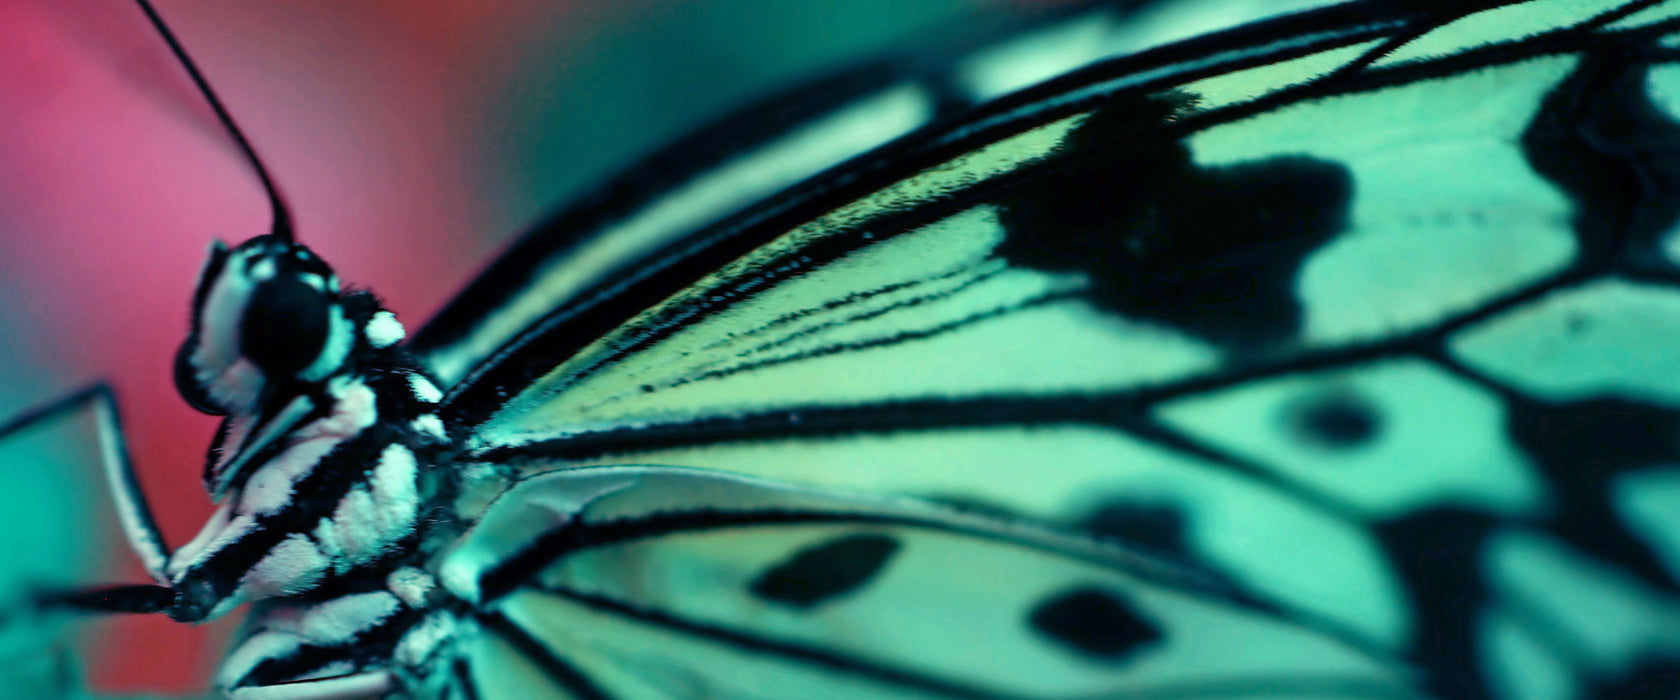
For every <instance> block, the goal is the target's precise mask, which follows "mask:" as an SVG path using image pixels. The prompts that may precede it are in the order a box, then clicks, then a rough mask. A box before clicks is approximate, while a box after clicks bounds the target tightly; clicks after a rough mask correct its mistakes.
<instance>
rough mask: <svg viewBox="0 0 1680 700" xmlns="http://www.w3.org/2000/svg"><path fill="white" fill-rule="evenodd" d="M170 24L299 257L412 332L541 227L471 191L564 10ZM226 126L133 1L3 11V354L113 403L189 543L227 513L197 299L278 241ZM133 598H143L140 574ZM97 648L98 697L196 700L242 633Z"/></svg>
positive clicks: (180, 629)
mask: <svg viewBox="0 0 1680 700" xmlns="http://www.w3.org/2000/svg"><path fill="white" fill-rule="evenodd" d="M158 5H159V10H160V11H161V12H162V13H163V15H164V16H165V18H166V19H167V20H168V21H169V22H170V24H171V26H172V27H174V29H175V31H176V32H177V34H178V35H179V36H180V38H181V40H182V41H183V43H185V44H186V46H187V47H188V49H189V51H190V52H191V53H192V54H193V55H194V57H195V58H196V59H197V61H198V62H199V63H200V65H201V66H202V67H203V69H204V71H205V72H206V74H207V75H208V77H209V79H210V81H211V83H212V84H213V85H214V86H215V88H216V89H217V90H218V91H219V92H220V93H221V95H222V97H223V99H224V100H225V102H226V103H227V105H228V107H229V108H230V109H231V110H232V111H233V113H234V114H235V117H236V119H238V121H239V122H240V124H241V125H242V126H243V128H244V129H245V130H246V132H247V133H248V134H249V136H250V137H251V139H252V141H253V142H254V143H255V145H256V147H257V149H258V150H259V151H260V152H261V153H262V154H263V157H264V158H265V160H266V161H267V162H268V165H269V167H270V169H271V170H272V172H273V174H274V176H275V178H276V179H277V180H278V181H279V182H280V183H281V185H282V187H283V189H284V190H285V192H286V195H287V196H288V198H289V199H290V201H291V203H292V207H293V209H294V215H295V219H296V222H297V230H298V233H299V236H300V238H301V239H302V240H303V241H305V242H306V243H308V244H309V245H311V246H312V247H314V248H315V249H316V250H317V251H318V252H320V253H321V254H322V255H323V257H325V258H326V259H327V260H329V261H331V262H332V263H333V264H334V266H335V267H336V268H337V269H338V271H339V272H340V275H341V276H342V277H343V278H345V279H346V280H348V281H350V282H352V283H358V284H363V285H366V286H369V287H372V288H374V289H376V290H377V291H378V292H379V293H380V294H381V295H383V296H384V297H385V298H386V299H387V301H388V303H390V305H391V306H393V307H394V308H396V309H397V310H398V312H399V313H400V315H401V316H402V317H403V318H405V319H406V320H407V321H408V323H409V325H410V327H411V328H412V327H415V326H416V325H417V324H418V322H419V320H422V319H425V318H426V317H427V316H429V315H430V314H431V313H432V312H433V311H434V310H435V309H437V308H438V307H439V306H440V305H441V304H442V303H443V301H444V300H445V299H446V298H447V297H448V296H449V295H450V294H451V293H452V292H453V291H454V290H456V289H457V288H459V287H460V286H461V285H462V284H464V282H465V280H466V279H467V277H468V276H470V275H471V274H472V273H473V272H474V271H475V268H476V264H477V262H478V261H485V260H487V259H488V258H489V256H490V255H491V253H492V252H493V250H494V247H495V245H496V242H497V241H499V240H500V237H499V234H505V233H506V231H502V230H494V229H505V228H506V227H507V223H506V222H508V221H509V220H510V218H511V219H518V218H524V217H527V216H529V215H530V212H513V213H510V212H508V211H506V209H505V208H504V207H502V206H501V205H500V204H499V203H498V201H497V199H496V198H495V197H494V196H493V193H486V192H484V191H481V188H479V187H478V186H476V185H475V183H477V182H480V181H483V180H484V178H480V177H478V174H479V173H480V172H481V171H482V170H483V169H484V168H485V167H491V166H487V165H486V164H483V163H480V162H478V161H476V160H475V159H474V157H473V154H475V153H478V152H480V151H481V150H482V149H480V148H479V147H478V144H477V140H476V136H477V135H478V134H480V133H482V132H483V131H484V129H485V125H486V123H488V122H492V121H494V117H493V116H492V115H488V114H485V113H484V111H483V109H484V108H483V107H482V106H483V105H488V104H490V103H491V100H488V99H486V98H487V95H486V92H487V91H490V90H493V89H494V88H495V87H496V85H497V79H496V75H497V72H498V70H500V69H501V67H503V66H507V65H510V64H511V63H512V61H513V60H514V59H511V58H509V57H510V56H512V55H513V54H516V53H517V52H518V51H519V50H520V42H522V41H525V40H526V39H527V37H528V33H527V32H525V31H523V28H524V27H528V26H553V24H554V22H553V18H554V16H555V15H556V13H560V12H563V11H564V9H565V6H564V4H557V3H554V2H543V3H540V8H539V7H537V5H539V3H531V2H516V1H512V0H507V1H502V2H478V3H471V4H464V3H458V2H453V1H446V0H424V1H417V0H398V1H392V2H354V3H261V4H259V3H220V2H170V1H169V0H163V1H162V2H159V3H158ZM538 20H540V21H538ZM209 120H210V117H209V116H208V111H207V110H206V109H204V108H203V105H202V104H201V103H200V102H198V101H197V100H195V98H194V97H193V94H192V92H191V89H190V86H189V85H188V84H187V82H186V80H185V77H184V75H183V74H181V73H180V72H179V69H178V68H177V67H176V66H175V65H174V64H173V63H172V62H171V61H170V59H169V58H168V55H167V53H166V50H165V49H164V48H163V45H162V43H161V42H160V41H159V40H158V39H157V37H156V36H155V35H153V34H152V33H151V32H150V30H149V29H148V28H147V26H146V25H145V23H144V19H143V17H142V16H141V15H140V13H139V11H138V9H137V8H136V7H135V6H134V5H133V3H132V2H128V1H127V0H62V1H58V0H55V1H54V2H47V1H45V0H0V121H3V126H0V212H3V213H0V227H3V229H0V292H3V293H4V294H5V298H6V300H7V302H9V305H10V306H12V307H14V309H15V311H14V314H15V315H20V316H21V317H22V323H20V324H18V326H19V327H14V328H6V329H4V331H5V332H6V335H7V338H8V340H7V342H8V343H9V344H10V345H11V346H12V348H11V353H12V355H13V357H14V358H19V357H21V361H23V362H25V363H26V364H27V365H29V366H30V367H31V368H33V371H36V372H40V373H46V374H50V375H51V376H52V377H53V378H54V379H53V380H52V381H45V382H40V384H41V385H43V386H47V387H57V388H59V389H60V390H67V389H69V388H70V387H72V386H76V385H81V384H84V383H86V382H90V381H93V380H95V379H98V378H109V379H111V380H112V381H113V382H114V383H115V384H116V386H117V389H118V391H119V395H120V397H121V403H122V407H123V408H124V409H125V411H126V415H125V418H126V423H127V426H126V427H127V429H128V433H129V435H130V438H131V440H132V443H131V445H132V447H133V450H134V456H135V459H136V462H137V464H138V469H139V472H140V478H141V480H142V482H143V483H144V487H145V489H146V492H147V495H148V496H149V498H150V499H151V501H152V503H153V504H154V508H155V509H156V511H157V516H158V520H159V521H160V524H161V526H162V527H163V529H164V531H165V533H166V535H167V537H168V539H169V541H170V542H172V543H175V544H179V543H181V542H184V541H185V540H186V539H187V538H189V537H191V536H192V534H193V533H194V532H195V531H196V529H197V528H198V527H199V525H200V524H201V523H202V522H203V520H204V519H205V517H206V516H207V515H208V514H209V512H210V504H209V503H208V501H207V499H206V497H205V495H204V493H203V491H202V490H201V488H200V486H199V481H198V474H199V472H200V470H201V465H202V464H203V459H204V456H203V455H204V447H205V445H206V444H208V440H209V437H210V434H211V432H212V430H213V428H214V420H213V419H210V418H207V417H205V416H201V415H198V414H196V413H193V412H192V411H190V410H189V409H187V408H186V406H185V405H183V403H182V402H181V401H180V400H179V399H178V398H177V397H176V396H175V392H174V388H173V386H172V385H171V383H170V371H169V369H170V362H171V357H172V353H173V352H174V348H175V346H176V345H177V344H178V343H179V342H180V340H181V338H182V337H183V333H184V331H185V327H186V319H187V312H188V309H187V301H188V299H189V297H190V294H191V286H192V284H193V281H194V277H195V275H196V274H197V271H198V265H199V264H200V262H201V258H202V255H203V251H204V249H205V247H206V246H207V244H208V242H209V241H210V240H211V239H213V238H221V239H224V240H228V241H234V242H237V241H240V240H243V239H245V238H248V237H250V236H253V235H256V234H260V233H263V232H265V230H266V226H267V217H268V214H267V211H266V208H265V205H264V202H263V199H262V196H261V191H260V189H259V188H258V185H257V181H256V179H255V178H254V177H253V176H252V174H251V172H250V171H249V169H248V168H247V166H246V165H245V164H244V163H243V162H242V161H240V160H239V158H238V157H237V156H236V155H235V151H234V150H233V149H232V148H231V147H230V144H229V143H228V142H227V141H226V139H225V137H224V136H223V135H222V134H221V133H220V132H219V131H218V130H217V129H216V128H215V127H214V125H213V124H212V123H211V122H210V121H209ZM462 261H473V262H469V263H467V264H463V262H462ZM14 361H17V360H14ZM48 398H50V395H49V394H41V395H37V396H30V397H27V400H26V401H24V403H38V402H41V401H44V400H47V399H48ZM116 575H120V576H122V577H124V578H125V579H127V580H131V581H140V580H143V574H142V572H141V571H140V570H139V568H138V565H137V564H134V563H133V562H132V557H126V556H125V565H124V567H123V568H122V569H120V570H118V571H117V573H116ZM91 627H92V628H93V631H92V633H91V634H92V635H93V641H92V644H91V646H92V647H93V649H94V651H93V652H92V653H91V658H89V659H87V664H86V665H87V667H88V669H89V671H90V673H92V675H93V684H94V685H95V687H96V688H99V689H102V690H121V691H137V690H145V691H157V692H188V691H202V689H203V687H204V678H205V677H206V676H207V675H208V672H209V670H210V669H211V668H213V665H214V663H215V661H216V659H217V657H218V655H219V651H220V648H221V644H222V641H223V640H222V639H219V637H225V636H226V634H227V630H228V628H229V626H228V625H226V624H222V625H220V626H219V627H216V626H212V628H211V629H210V630H208V631H207V630H206V629H205V628H194V627H190V626H186V625H179V624H176V623H173V622H170V621H168V620H167V619H163V618H161V617H158V618H140V617H126V618H121V619H111V620H105V621H100V622H98V623H95V624H93V625H91Z"/></svg>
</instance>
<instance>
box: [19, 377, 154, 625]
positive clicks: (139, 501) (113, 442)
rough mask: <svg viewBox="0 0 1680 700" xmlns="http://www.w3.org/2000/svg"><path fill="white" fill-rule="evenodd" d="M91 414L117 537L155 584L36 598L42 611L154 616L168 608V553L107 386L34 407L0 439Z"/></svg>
mask: <svg viewBox="0 0 1680 700" xmlns="http://www.w3.org/2000/svg"><path fill="white" fill-rule="evenodd" d="M86 409H92V411H93V416H94V419H95V422H96V425H97V431H98V435H99V446H100V461H101V462H102V463H103V467H104V471H105V478H106V481H107V482H108V483H109V484H110V488H111V496H112V498H113V499H114V500H115V501H116V507H117V514H118V517H119V518H120V519H121V521H122V528H123V534H124V535H125V536H126V537H127V538H128V543H129V546H130V547H131V548H132V549H133V551H134V553H135V554H136V555H137V556H139V557H140V561H141V563H142V564H143V565H144V566H145V567H146V572H147V573H148V574H150V575H151V577H152V579H153V580H154V581H156V582H157V584H158V585H136V586H116V587H110V588H102V589H97V590H88V591H74V592H60V593H49V594H45V595H42V596H40V598H39V599H38V600H39V602H40V603H41V604H42V605H45V606H48V607H59V606H62V607H70V608H77V609H83V610H94V611H104V612H158V611H161V610H165V609H167V608H168V606H169V601H171V600H173V596H174V594H173V591H171V590H170V588H169V579H168V576H167V573H166V570H165V569H166V566H167V564H168V562H169V550H168V548H167V547H165V546H164V544H163V536H162V534H161V533H160V532H159V531H158V527H157V523H156V521H155V520H154V519H153V518H152V512H151V510H150V508H148V507H147V505H146V500H145V494H144V493H143V492H141V490H140V482H139V480H138V479H137V478H135V475H134V462H133V460H132V459H131V458H130V456H129V452H128V441H127V440H126V439H125V437H124V435H123V430H122V420H121V416H120V414H119V413H118V409H117V401H116V394H115V393H114V392H113V391H112V389H111V387H110V385H109V384H106V383H104V382H99V383H96V384H93V385H92V386H89V387H87V388H84V389H82V390H80V391H77V392H75V393H72V394H70V395H68V396H65V397H64V398H62V399H59V400H57V401H54V402H52V403H49V404H47V405H44V406H40V407H37V408H35V409H33V410H30V411H27V412H25V413H24V414H22V415H20V416H17V417H15V418H13V419H11V420H10V421H7V422H5V423H3V424H0V440H4V439H6V437H7V436H9V435H12V434H14V433H17V432H19V431H22V430H25V429H27V428H30V427H32V426H36V425H40V424H43V423H47V422H50V421H53V420H57V419H59V418H63V417H65V416H67V415H70V414H72V413H75V412H77V411H81V410H86Z"/></svg>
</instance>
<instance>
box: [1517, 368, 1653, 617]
mask: <svg viewBox="0 0 1680 700" xmlns="http://www.w3.org/2000/svg"><path fill="white" fill-rule="evenodd" d="M1511 404H1512V406H1511V409H1510V412H1509V416H1510V417H1509V419H1508V426H1507V429H1508V430H1509V431H1510V433H1511V437H1512V440H1513V441H1515V442H1516V444H1517V445H1518V447H1520V448H1522V450H1523V451H1524V452H1525V453H1526V454H1527V455H1528V457H1529V459H1531V460H1533V462H1534V464H1536V465H1537V466H1538V467H1539V469H1540V472H1541V473H1542V474H1543V475H1544V476H1545V477H1546V479H1547V481H1548V482H1549V483H1550V484H1551V485H1552V491H1553V494H1554V496H1555V498H1556V499H1557V501H1558V504H1557V506H1556V508H1555V512H1556V516H1555V517H1554V518H1553V522H1552V529H1553V530H1554V531H1555V532H1557V533H1558V535H1559V536H1561V537H1563V538H1564V539H1565V540H1568V541H1569V542H1571V543H1572V544H1574V545H1575V546H1577V547H1580V548H1582V549H1583V550H1585V551H1587V552H1590V553H1592V554H1594V555H1596V556H1598V557H1601V558H1603V559H1606V560H1609V561H1612V562H1616V563H1617V564H1620V565H1621V566H1622V567H1624V568H1626V569H1627V570H1628V571H1629V572H1630V573H1632V574H1634V575H1636V576H1639V577H1640V578H1641V579H1643V580H1644V581H1646V582H1647V583H1650V584H1652V585H1655V586H1658V587H1660V588H1663V589H1665V590H1669V591H1680V584H1677V583H1676V582H1675V581H1674V580H1673V578H1672V577H1671V576H1670V574H1669V573H1668V571H1667V569H1666V568H1665V567H1663V565H1662V562H1661V559H1660V557H1658V556H1657V554H1656V553H1655V552H1653V551H1652V550H1651V548H1650V546H1649V545H1647V544H1646V543H1645V542H1644V541H1643V540H1641V539H1640V538H1639V537H1638V536H1637V535H1635V534H1634V533H1632V532H1630V531H1629V530H1628V529H1627V527H1626V526H1624V525H1623V524H1622V521H1621V519H1620V518H1618V517H1617V516H1616V511H1615V506H1614V505H1613V503H1612V501H1611V482H1612V480H1613V479H1614V478H1615V477H1616V476H1617V475H1618V474H1622V473H1625V472H1628V471H1632V470H1637V469H1643V468H1647V467H1651V466H1655V465H1662V464H1674V463H1677V462H1680V411H1675V410H1674V409H1670V408H1666V407H1662V406H1656V405H1652V404H1647V403H1643V402H1638V401H1629V400H1624V399H1596V400H1590V401H1577V402H1570V403H1563V404H1550V403H1541V402H1538V401H1528V400H1521V399H1519V400H1514V401H1512V402H1511Z"/></svg>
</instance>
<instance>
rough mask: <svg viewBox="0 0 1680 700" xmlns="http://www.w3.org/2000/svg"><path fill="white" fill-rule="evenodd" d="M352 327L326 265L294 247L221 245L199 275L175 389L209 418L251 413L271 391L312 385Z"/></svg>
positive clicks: (346, 342) (335, 359)
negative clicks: (284, 387)
mask: <svg viewBox="0 0 1680 700" xmlns="http://www.w3.org/2000/svg"><path fill="white" fill-rule="evenodd" d="M353 340H354V328H353V327H352V324H351V322H350V321H349V319H347V318H346V316H345V312H344V305H343V299H342V295H341V291H340V289H339V282H338V277H337V276H336V275H334V274H333V271H332V268H330V267H328V266H327V264H326V263H325V262H323V261H322V260H321V258H319V257H318V256H316V255H315V254H314V253H313V252H311V251H310V250H309V249H308V248H305V247H303V246H302V245H299V244H297V243H293V242H291V241H287V240H283V239H281V238H279V237H276V236H260V237H257V238H253V239H251V240H249V241H246V242H245V243H243V244H241V245H240V246H238V247H236V248H233V249H231V250H230V249H229V248H228V247H227V246H226V245H224V244H222V243H221V242H219V241H218V242H216V243H215V244H214V245H212V246H211V248H210V257H209V259H208V260H207V261H206V262H205V264H204V269H203V271H202V272H201V273H200V274H199V278H198V291H197V292H196V293H195V294H194V295H193V313H192V329H191V332H190V333H189V334H188V336H187V340H186V342H184V343H182V345H181V349H180V351H179V352H178V353H177V354H176V358H175V386H176V388H177V390H179V391H180V392H181V396H182V397H183V398H185V399H186V400H187V402H188V403H190V404H192V406H193V407H194V408H196V409H198V410H200V411H203V412H205V413H209V414H212V415H223V414H229V413H245V412H256V411H260V410H262V407H263V404H264V402H265V401H267V400H270V399H271V398H274V397H273V394H274V392H275V390H276V387H282V386H296V385H307V384H315V383H319V382H322V381H324V380H325V379H327V378H328V377H331V376H332V375H333V374H335V373H336V372H337V371H338V370H339V369H340V368H341V367H343V366H344V363H345V360H346V358H347V357H348V356H349V353H350V349H351V347H352V345H353Z"/></svg>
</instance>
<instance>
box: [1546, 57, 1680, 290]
mask: <svg viewBox="0 0 1680 700" xmlns="http://www.w3.org/2000/svg"><path fill="white" fill-rule="evenodd" d="M1649 68H1650V66H1649V64H1648V63H1646V59H1645V58H1644V57H1642V56H1639V55H1637V51H1635V50H1632V49H1629V48H1627V47H1622V48H1621V49H1618V50H1617V51H1604V52H1599V53H1596V54H1587V55H1586V56H1585V57H1584V59H1583V61H1582V62H1581V66H1580V68H1579V69H1578V70H1576V72H1575V73H1574V74H1573V75H1571V76H1570V77H1569V78H1568V79H1567V80H1565V81H1564V82H1563V83H1562V84H1560V85H1559V86H1558V87H1557V89H1555V90H1553V91H1552V93H1551V94H1550V95H1548V97H1547V98H1546V100H1545V101H1544V102H1543V103H1542V105H1541V109H1540V111H1539V112H1538V113H1536V115H1535V118H1534V121H1533V122H1532V123H1530V124H1529V127H1528V129H1527V130H1526V131H1525V132H1524V133H1523V140H1522V143H1523V150H1524V154H1525V156H1526V157H1527V158H1528V161H1529V164H1530V165H1532V166H1533V167H1534V170H1535V172H1537V173H1539V174H1540V175H1541V176H1543V177H1545V178H1546V179H1547V180H1549V181H1551V182H1552V183H1553V184H1555V185H1557V186H1558V187H1559V188H1561V189H1562V190H1564V191H1565V192H1566V193H1568V194H1569V196H1570V197H1571V198H1573V199H1574V200H1575V202H1576V205H1577V206H1576V215H1575V222H1574V227H1575V232H1576V236H1577V238H1578V239H1579V241H1580V248H1581V254H1582V259H1583V261H1584V262H1585V263H1587V264H1589V265H1593V264H1613V263H1616V262H1629V263H1634V264H1636V265H1637V264H1644V265H1651V264H1657V265H1666V263H1662V262H1660V261H1661V260H1662V257H1663V256H1662V252H1661V250H1660V247H1659V242H1660V238H1661V237H1662V236H1663V234H1665V233H1667V232H1668V231H1669V230H1671V229H1672V228H1673V227H1674V224H1675V222H1676V220H1677V219H1680V125H1676V124H1675V123H1674V122H1673V121H1671V120H1670V119H1669V118H1668V116H1667V115H1665V114H1663V113H1662V111H1661V110H1659V109H1657V108H1656V106H1655V105H1653V104H1652V103H1651V100H1650V97H1649V95H1647V94H1646V73H1647V72H1648V70H1649Z"/></svg>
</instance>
